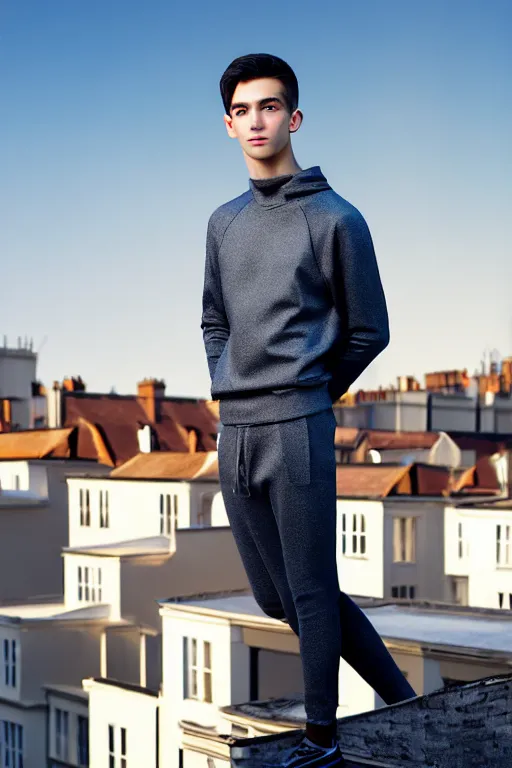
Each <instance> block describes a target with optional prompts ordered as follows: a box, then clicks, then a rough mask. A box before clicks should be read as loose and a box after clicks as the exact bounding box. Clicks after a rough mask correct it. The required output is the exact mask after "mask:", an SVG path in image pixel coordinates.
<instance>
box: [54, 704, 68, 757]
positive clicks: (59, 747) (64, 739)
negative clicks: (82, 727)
mask: <svg viewBox="0 0 512 768" xmlns="http://www.w3.org/2000/svg"><path fill="white" fill-rule="evenodd" d="M55 754H56V756H57V757H61V758H62V759H63V760H68V759H69V712H65V711H64V710H63V709H55Z"/></svg>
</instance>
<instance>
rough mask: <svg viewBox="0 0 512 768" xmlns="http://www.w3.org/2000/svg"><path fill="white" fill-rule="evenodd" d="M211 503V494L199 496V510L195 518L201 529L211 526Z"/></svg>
mask: <svg viewBox="0 0 512 768" xmlns="http://www.w3.org/2000/svg"><path fill="white" fill-rule="evenodd" d="M212 502H213V493H203V494H201V509H200V511H199V514H198V516H197V522H198V524H199V525H201V526H203V527H208V526H211V524H212Z"/></svg>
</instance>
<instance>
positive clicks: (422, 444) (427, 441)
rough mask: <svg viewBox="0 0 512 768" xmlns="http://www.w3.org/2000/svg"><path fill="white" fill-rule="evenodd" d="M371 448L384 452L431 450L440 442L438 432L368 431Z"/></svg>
mask: <svg viewBox="0 0 512 768" xmlns="http://www.w3.org/2000/svg"><path fill="white" fill-rule="evenodd" d="M366 434H367V435H368V441H369V444H370V448H374V449H375V450H377V451H379V450H380V451H382V450H386V449H388V450H401V449H402V450H411V449H412V448H416V449H420V450H421V449H429V448H432V446H433V445H435V443H436V442H437V441H438V440H439V434H438V433H437V432H393V431H387V430H381V429H367V430H366Z"/></svg>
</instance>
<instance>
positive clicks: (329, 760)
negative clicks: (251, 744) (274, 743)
mask: <svg viewBox="0 0 512 768" xmlns="http://www.w3.org/2000/svg"><path fill="white" fill-rule="evenodd" d="M345 765H346V763H345V760H344V758H343V755H342V754H341V750H340V747H339V744H338V742H336V744H335V746H333V747H331V748H330V749H328V750H326V749H324V748H322V747H319V746H317V745H316V744H313V742H312V741H310V740H309V739H308V738H307V736H304V738H303V739H302V741H301V742H300V744H298V745H297V746H296V747H293V748H292V749H291V750H290V751H289V752H288V753H287V754H285V755H283V757H282V758H281V761H280V762H279V763H263V766H264V768H343V767H344V766H345Z"/></svg>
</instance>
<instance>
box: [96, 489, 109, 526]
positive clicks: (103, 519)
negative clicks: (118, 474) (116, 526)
mask: <svg viewBox="0 0 512 768" xmlns="http://www.w3.org/2000/svg"><path fill="white" fill-rule="evenodd" d="M99 508H100V528H110V516H109V503H108V491H106V490H101V491H100V492H99Z"/></svg>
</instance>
